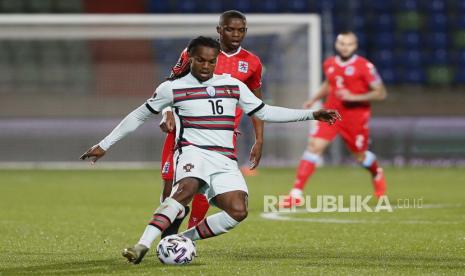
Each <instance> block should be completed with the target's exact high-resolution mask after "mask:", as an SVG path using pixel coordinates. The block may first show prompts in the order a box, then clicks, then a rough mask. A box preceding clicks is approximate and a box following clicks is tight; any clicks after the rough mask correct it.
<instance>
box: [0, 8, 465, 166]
mask: <svg viewBox="0 0 465 276" xmlns="http://www.w3.org/2000/svg"><path fill="white" fill-rule="evenodd" d="M228 9H238V10H240V11H243V12H244V13H246V14H251V13H270V14H271V13H316V14H319V15H320V16H321V20H322V40H321V42H322V45H321V46H322V49H323V51H322V58H324V57H325V56H328V55H330V54H332V53H333V52H332V45H333V40H334V36H335V34H337V32H339V31H342V30H345V29H351V30H354V31H355V32H356V33H357V35H358V37H359V48H360V50H359V53H360V54H361V55H364V56H366V57H367V58H368V59H370V60H372V61H373V62H374V63H375V65H376V66H377V68H378V70H379V72H380V74H381V76H382V78H383V79H384V81H385V83H386V85H387V87H388V91H389V97H388V99H387V100H386V101H385V102H382V103H377V104H374V106H373V115H374V119H373V121H372V123H371V126H372V137H373V144H372V149H373V151H374V152H376V153H377V154H378V156H379V158H380V159H381V160H383V162H385V163H390V164H396V165H404V164H410V165H416V164H434V165H457V164H462V165H463V164H464V161H465V143H464V141H465V120H464V118H465V109H464V106H465V100H464V99H465V97H464V94H463V93H464V88H465V1H462V0H432V1H420V0H406V1H362V0H353V1H342V0H327V1H314V0H309V1H304V0H290V1H277V0H265V1H255V0H253V1H245V0H236V1H200V0H185V1H180V0H178V1H157V0H152V1H145V0H133V1H123V0H113V1H102V0H88V1H78V0H67V1H51V0H35V1H27V0H1V1H0V12H1V13H2V14H14V13H21V14H24V13H25V14H38V13H46V14H48V13H53V14H70V13H71V14H100V13H106V14H121V13H130V14H155V15H156V14H170V13H194V14H195V13H212V14H219V13H221V12H222V11H224V10H228ZM213 28H214V26H212V29H213ZM297 39H298V38H296V41H297ZM296 43H297V42H296ZM185 44H186V41H185V40H174V41H170V42H169V43H166V42H165V41H163V39H154V40H152V41H147V40H146V41H141V40H118V41H103V40H102V41H98V40H97V41H76V40H74V41H66V40H60V41H53V40H47V41H35V40H11V39H9V40H5V39H3V40H0V99H1V100H0V152H1V155H0V162H2V163H4V164H7V162H19V163H24V162H33V163H34V162H50V161H55V162H67V161H75V160H76V159H77V157H78V156H79V154H80V153H81V152H82V151H84V150H85V149H87V147H88V146H90V145H92V144H93V143H95V142H97V141H99V139H100V138H102V137H103V136H104V135H105V134H106V133H107V132H108V131H109V130H110V129H111V128H112V127H113V126H114V125H115V124H116V123H117V122H118V121H119V120H120V119H121V117H122V116H124V115H125V114H126V113H127V112H129V111H130V110H132V108H134V107H135V106H137V104H139V103H141V101H142V100H143V99H145V98H147V97H148V96H149V95H150V94H151V93H152V91H153V88H154V87H155V85H156V84H157V83H160V82H161V81H162V80H163V78H164V77H165V76H166V75H167V74H168V72H169V68H170V66H171V65H173V64H174V63H175V61H176V59H177V57H178V54H179V52H180V50H181V49H182V48H183V47H184V45H185ZM244 45H245V47H246V48H249V49H251V50H252V51H253V52H255V53H257V54H258V55H259V56H260V58H261V59H262V62H263V63H264V65H265V66H266V65H267V64H269V63H271V62H272V63H273V64H279V62H287V63H290V64H293V63H298V58H299V56H298V55H295V59H290V60H285V61H284V60H280V61H279V60H278V61H276V60H275V59H276V55H270V54H269V53H270V51H265V50H269V47H273V44H272V43H269V41H268V42H267V41H266V40H260V41H256V40H253V39H252V38H250V37H249V38H246V39H245V43H244ZM276 52H277V51H276ZM271 53H272V51H271ZM274 69H275V70H271V69H270V70H268V71H267V73H265V75H264V93H265V99H266V100H267V101H270V102H273V101H274V100H275V99H274V98H273V96H274V94H273V93H268V90H271V87H272V86H273V84H274V83H276V82H278V81H283V79H282V78H283V77H285V76H286V75H285V74H284V75H283V74H280V72H279V70H278V69H279V67H278V68H274ZM295 77H296V78H299V76H298V75H297V76H295ZM285 93H290V92H289V91H286V92H285ZM283 97H290V98H291V97H292V94H286V95H285V96H283ZM290 106H294V107H297V106H298V105H295V103H293V102H290ZM245 129H246V130H250V129H248V128H247V127H246V126H245ZM294 135H296V134H294ZM245 136H247V135H245ZM296 136H298V137H296V139H297V140H295V143H292V148H289V147H288V148H286V147H284V148H283V147H280V146H279V145H280V144H279V134H276V133H274V132H273V131H268V130H267V134H266V136H265V143H266V146H265V149H264V151H265V152H272V153H274V154H275V155H279V156H288V157H289V158H288V159H286V160H288V161H289V162H284V163H279V162H275V163H273V162H271V161H270V160H271V159H272V158H271V157H270V158H269V159H267V158H265V159H264V162H263V163H264V165H292V164H295V163H296V162H297V161H298V157H299V156H298V155H299V154H300V153H301V152H302V149H303V148H304V146H305V135H301V134H299V135H296ZM161 139H162V135H161V134H160V132H159V131H158V130H157V126H156V124H151V125H150V127H146V128H143V129H142V130H141V131H140V132H139V133H137V134H135V135H134V136H132V138H130V139H128V140H131V141H129V142H126V141H125V142H123V143H122V145H121V147H120V149H119V150H115V151H114V152H112V154H111V155H109V156H108V157H106V160H109V161H110V160H113V161H158V160H159V155H160V154H159V153H160V150H161V144H162V143H161ZM244 140H246V139H244ZM288 152H292V154H291V155H287V154H288ZM242 156H245V154H244V153H243V154H242ZM265 157H268V156H267V155H265ZM326 157H327V158H326V160H327V162H332V163H336V164H337V163H341V162H344V161H346V160H349V158H348V154H347V152H346V151H345V150H344V147H343V146H342V144H341V143H340V142H337V143H335V145H334V146H333V147H332V149H331V150H330V151H329V152H328V154H327V156H326Z"/></svg>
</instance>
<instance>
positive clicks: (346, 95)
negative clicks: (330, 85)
mask: <svg viewBox="0 0 465 276" xmlns="http://www.w3.org/2000/svg"><path fill="white" fill-rule="evenodd" d="M336 95H337V96H338V97H339V98H340V99H341V100H343V101H346V102H354V101H357V95H355V94H352V92H350V91H349V90H347V89H340V90H338V91H336Z"/></svg>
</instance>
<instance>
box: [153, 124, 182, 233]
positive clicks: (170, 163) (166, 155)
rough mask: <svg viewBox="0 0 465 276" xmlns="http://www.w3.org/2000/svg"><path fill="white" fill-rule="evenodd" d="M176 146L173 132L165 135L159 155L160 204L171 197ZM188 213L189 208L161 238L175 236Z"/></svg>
mask: <svg viewBox="0 0 465 276" xmlns="http://www.w3.org/2000/svg"><path fill="white" fill-rule="evenodd" d="M175 144H176V135H175V134H174V132H170V133H168V134H167V135H166V138H165V142H164V144H163V150H162V155H161V165H162V167H161V178H162V181H163V192H162V196H161V200H160V203H162V202H163V201H164V200H165V199H166V198H168V197H169V196H170V195H171V189H172V187H173V178H174V160H173V155H174V148H175ZM188 213H189V206H186V207H185V212H184V216H181V217H179V218H176V219H175V220H174V221H173V223H172V224H171V225H170V226H169V227H168V228H167V229H165V231H163V233H162V235H161V237H162V238H164V237H166V236H169V235H173V234H177V233H178V231H179V227H180V226H181V223H182V221H183V220H184V218H185V217H186V216H187V215H188Z"/></svg>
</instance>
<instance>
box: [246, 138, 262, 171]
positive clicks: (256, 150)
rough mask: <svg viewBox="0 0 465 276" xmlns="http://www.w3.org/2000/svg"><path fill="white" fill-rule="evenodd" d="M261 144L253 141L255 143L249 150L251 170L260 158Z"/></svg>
mask: <svg viewBox="0 0 465 276" xmlns="http://www.w3.org/2000/svg"><path fill="white" fill-rule="evenodd" d="M262 145H263V144H262V142H255V144H254V145H253V146H252V149H251V150H250V158H249V161H250V165H249V169H251V170H253V169H255V168H256V167H258V164H259V163H260V159H262Z"/></svg>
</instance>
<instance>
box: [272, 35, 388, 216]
mask: <svg viewBox="0 0 465 276" xmlns="http://www.w3.org/2000/svg"><path fill="white" fill-rule="evenodd" d="M357 46H358V45H357V37H356V35H355V34H354V33H353V32H343V33H340V34H339V35H338V36H337V39H336V43H335V48H336V52H337V55H336V56H332V57H329V58H328V59H326V60H325V62H324V64H323V73H324V74H325V78H326V80H325V81H324V82H323V83H322V85H321V87H320V89H319V90H318V91H317V93H316V94H315V96H313V97H312V98H311V99H310V100H309V101H307V102H306V103H305V104H304V106H305V107H306V108H308V107H310V106H312V105H313V104H314V103H315V102H317V101H319V100H321V99H323V98H325V97H326V101H325V103H324V107H325V108H332V109H336V110H338V111H339V113H340V114H341V115H342V117H343V118H344V119H343V120H342V121H340V122H337V123H336V124H335V125H334V126H332V127H328V126H326V125H324V124H321V123H319V122H318V123H317V124H316V128H315V129H313V131H312V133H311V134H310V137H309V138H310V139H309V142H308V146H307V149H306V151H305V152H304V154H303V156H302V159H301V160H300V163H299V167H298V168H297V175H296V178H295V182H294V187H293V188H292V190H291V191H290V193H289V195H288V196H287V197H286V198H285V199H284V200H283V202H281V204H280V205H281V207H284V208H290V207H292V206H293V205H299V204H301V202H302V198H303V197H302V195H303V192H302V191H303V189H304V187H305V184H306V182H307V180H308V178H309V177H310V176H311V175H312V174H313V173H314V171H315V166H316V164H317V163H318V161H319V159H320V158H321V155H322V154H323V152H324V151H325V149H326V148H327V147H328V146H329V144H330V143H331V141H332V140H333V139H334V138H335V137H336V135H338V134H339V135H341V136H342V139H343V140H344V142H345V144H346V146H347V147H348V148H349V150H350V151H351V152H352V153H353V154H354V156H355V157H356V159H357V161H358V162H359V163H360V165H362V166H363V167H364V168H366V169H367V170H368V171H369V172H370V174H371V176H372V179H373V187H374V194H375V196H376V197H380V196H382V195H384V193H385V192H386V181H385V177H384V173H383V169H382V168H380V167H379V166H378V163H377V161H376V156H375V154H374V153H372V152H371V151H369V150H368V142H369V129H368V122H369V119H370V115H371V109H370V102H371V101H382V100H384V99H385V98H386V95H387V92H386V89H385V87H384V85H383V82H382V80H381V78H380V76H379V75H378V73H377V71H376V68H375V66H374V65H373V64H372V63H371V62H369V61H368V60H366V59H365V58H363V57H361V56H358V55H356V54H355V51H356V50H357Z"/></svg>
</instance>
